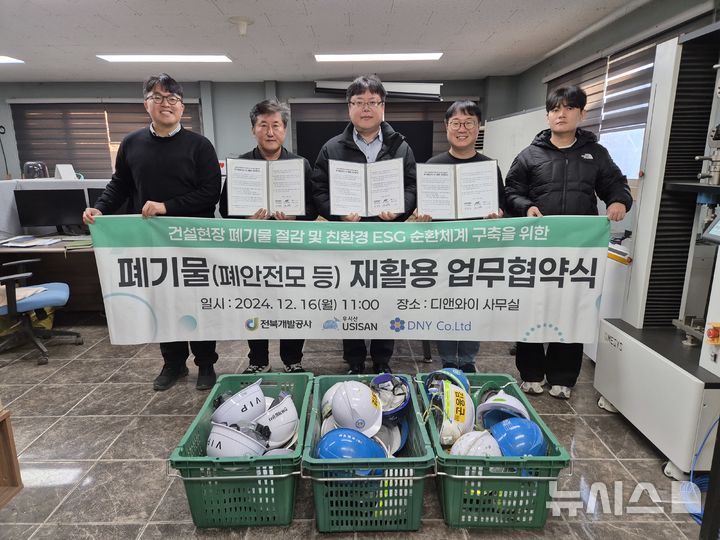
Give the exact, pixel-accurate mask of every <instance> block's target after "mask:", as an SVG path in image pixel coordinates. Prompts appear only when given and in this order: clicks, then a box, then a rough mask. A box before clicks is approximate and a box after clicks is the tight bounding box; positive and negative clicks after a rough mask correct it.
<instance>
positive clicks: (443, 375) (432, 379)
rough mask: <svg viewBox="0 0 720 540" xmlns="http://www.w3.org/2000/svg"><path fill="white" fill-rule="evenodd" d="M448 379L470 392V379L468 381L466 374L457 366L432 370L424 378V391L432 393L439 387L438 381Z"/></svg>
mask: <svg viewBox="0 0 720 540" xmlns="http://www.w3.org/2000/svg"><path fill="white" fill-rule="evenodd" d="M444 380H448V381H450V382H451V383H453V384H454V385H455V386H459V387H460V388H462V389H464V390H465V391H466V392H467V393H470V381H468V378H467V375H465V373H463V372H462V371H461V370H459V369H458V368H451V367H448V368H442V369H439V370H438V371H433V372H432V373H431V374H430V375H428V376H427V379H425V392H427V393H428V395H429V394H432V393H434V392H435V391H437V390H439V389H440V386H439V385H438V381H444Z"/></svg>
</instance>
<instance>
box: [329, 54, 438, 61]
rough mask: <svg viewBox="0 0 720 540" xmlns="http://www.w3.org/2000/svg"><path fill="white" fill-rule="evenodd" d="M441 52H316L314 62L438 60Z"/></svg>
mask: <svg viewBox="0 0 720 540" xmlns="http://www.w3.org/2000/svg"><path fill="white" fill-rule="evenodd" d="M442 55H443V53H388V54H316V55H315V61H316V62H397V61H405V60H440V57H441V56H442Z"/></svg>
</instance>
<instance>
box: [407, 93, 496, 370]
mask: <svg viewBox="0 0 720 540" xmlns="http://www.w3.org/2000/svg"><path fill="white" fill-rule="evenodd" d="M480 115H481V113H480V107H478V105H477V103H475V102H473V101H456V102H455V103H453V104H452V105H450V107H449V108H448V110H447V111H446V112H445V132H446V135H447V140H448V143H450V150H448V151H447V152H443V153H442V154H438V155H437V156H433V157H431V158H430V159H429V160H428V161H427V162H428V163H440V164H451V165H456V164H458V163H472V162H475V161H491V160H492V158H489V157H487V156H485V155H483V154H481V153H480V152H478V151H477V150H475V142H476V141H477V138H478V133H479V130H480V119H481V116H480ZM497 195H498V204H499V206H500V208H498V209H497V210H496V212H493V213H491V214H488V215H487V216H485V219H495V218H500V217H502V216H503V212H504V210H505V187H504V185H503V179H502V174H500V168H499V167H498V170H497ZM414 216H415V220H416V221H431V220H432V216H430V215H428V214H418V212H417V210H416V211H415V212H414ZM435 346H436V347H437V350H438V354H439V355H440V359H441V360H442V363H443V367H452V368H458V369H461V370H462V371H464V372H466V373H474V372H476V371H477V370H476V368H475V356H476V355H477V353H478V351H479V350H480V342H479V341H436V342H435Z"/></svg>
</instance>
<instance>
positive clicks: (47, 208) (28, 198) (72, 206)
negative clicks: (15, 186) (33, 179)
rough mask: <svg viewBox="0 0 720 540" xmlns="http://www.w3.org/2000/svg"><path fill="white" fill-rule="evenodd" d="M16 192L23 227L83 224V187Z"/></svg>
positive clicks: (84, 206) (16, 204)
mask: <svg viewBox="0 0 720 540" xmlns="http://www.w3.org/2000/svg"><path fill="white" fill-rule="evenodd" d="M14 193H15V206H17V211H18V217H19V218H20V225H21V226H22V227H58V226H61V225H82V214H83V211H84V210H85V208H86V204H85V192H84V191H83V190H82V189H26V190H15V192H14Z"/></svg>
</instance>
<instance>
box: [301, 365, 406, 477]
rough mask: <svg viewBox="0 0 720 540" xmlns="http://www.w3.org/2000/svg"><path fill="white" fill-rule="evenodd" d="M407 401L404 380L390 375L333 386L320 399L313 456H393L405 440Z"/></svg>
mask: <svg viewBox="0 0 720 540" xmlns="http://www.w3.org/2000/svg"><path fill="white" fill-rule="evenodd" d="M410 401H411V400H410V387H409V384H408V382H407V381H406V379H405V378H403V377H398V376H395V375H392V374H390V373H383V374H381V375H378V376H377V377H375V378H373V379H372V381H371V382H370V385H367V384H364V383H363V382H360V381H355V380H352V381H342V382H338V383H335V384H334V385H332V386H331V387H330V388H329V389H328V390H327V391H326V392H325V394H324V395H323V397H322V400H321V410H320V414H321V419H322V424H321V427H320V439H319V440H318V442H317V445H316V447H315V455H316V456H317V457H318V458H320V459H369V458H386V457H392V456H394V455H395V454H397V453H398V452H400V451H401V450H402V449H403V447H404V446H405V443H406V441H407V437H408V431H409V427H408V421H407V418H406V414H407V412H408V410H409V409H410ZM368 474H369V471H368Z"/></svg>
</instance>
